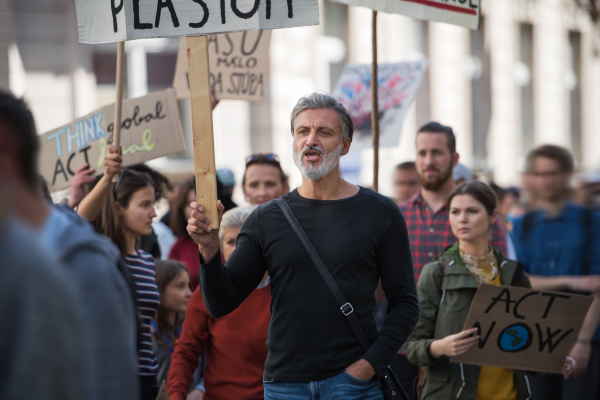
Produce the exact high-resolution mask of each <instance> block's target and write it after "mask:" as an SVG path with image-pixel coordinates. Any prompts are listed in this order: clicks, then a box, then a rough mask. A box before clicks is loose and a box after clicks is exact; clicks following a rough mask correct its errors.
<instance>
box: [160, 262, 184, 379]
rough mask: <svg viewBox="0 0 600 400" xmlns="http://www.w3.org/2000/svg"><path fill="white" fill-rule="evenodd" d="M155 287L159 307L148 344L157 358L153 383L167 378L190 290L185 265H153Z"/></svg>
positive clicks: (170, 263)
mask: <svg viewBox="0 0 600 400" xmlns="http://www.w3.org/2000/svg"><path fill="white" fill-rule="evenodd" d="M156 284H157V286H158V292H159V293H160V306H159V307H158V311H157V312H156V316H155V318H154V321H152V328H153V335H152V344H153V348H154V354H155V355H156V358H157V359H158V374H157V376H156V379H157V383H158V385H159V386H160V385H161V383H162V382H163V381H164V380H166V379H167V371H169V367H170V366H171V354H172V353H173V349H174V347H175V341H176V340H177V339H179V336H180V335H181V325H182V324H183V318H184V316H185V311H186V309H187V306H188V303H189V301H190V298H191V297H192V291H191V290H190V277H189V275H188V271H187V268H186V267H185V265H183V264H182V263H180V262H178V261H157V262H156Z"/></svg>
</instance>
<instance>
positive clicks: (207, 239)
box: [187, 200, 225, 263]
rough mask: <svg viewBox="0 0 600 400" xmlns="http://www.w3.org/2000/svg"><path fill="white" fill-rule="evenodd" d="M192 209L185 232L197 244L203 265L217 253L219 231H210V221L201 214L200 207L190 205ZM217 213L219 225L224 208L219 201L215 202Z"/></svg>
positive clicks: (193, 204) (202, 209)
mask: <svg viewBox="0 0 600 400" xmlns="http://www.w3.org/2000/svg"><path fill="white" fill-rule="evenodd" d="M190 206H191V207H192V216H191V218H190V219H189V220H188V226H187V231H188V233H189V234H190V236H191V238H192V239H193V240H194V242H196V243H197V244H198V248H199V250H200V255H201V256H202V260H203V262H204V263H206V262H208V261H210V260H212V259H213V258H214V256H215V255H216V254H217V252H218V251H219V245H220V244H219V230H218V229H212V228H211V227H210V222H211V221H210V220H209V219H208V217H207V216H206V215H204V214H202V212H203V211H204V207H202V206H201V205H200V204H198V203H197V202H193V203H192V204H190ZM217 211H218V212H219V225H220V224H221V218H222V217H223V212H224V211H225V207H223V204H222V203H221V201H220V200H219V201H217Z"/></svg>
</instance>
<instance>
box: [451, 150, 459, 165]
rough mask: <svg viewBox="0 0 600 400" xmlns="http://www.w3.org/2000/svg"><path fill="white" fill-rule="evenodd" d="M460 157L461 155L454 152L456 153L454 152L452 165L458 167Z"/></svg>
mask: <svg viewBox="0 0 600 400" xmlns="http://www.w3.org/2000/svg"><path fill="white" fill-rule="evenodd" d="M459 159H460V155H459V154H458V153H456V152H454V154H452V167H456V164H458V160H459Z"/></svg>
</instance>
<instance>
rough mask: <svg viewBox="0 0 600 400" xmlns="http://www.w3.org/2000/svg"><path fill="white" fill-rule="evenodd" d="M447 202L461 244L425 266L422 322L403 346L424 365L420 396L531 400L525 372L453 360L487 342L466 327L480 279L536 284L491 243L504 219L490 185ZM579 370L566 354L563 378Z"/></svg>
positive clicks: (468, 186)
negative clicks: (493, 229)
mask: <svg viewBox="0 0 600 400" xmlns="http://www.w3.org/2000/svg"><path fill="white" fill-rule="evenodd" d="M448 207H449V209H450V215H449V222H450V226H451V227H452V232H453V233H454V235H455V236H456V237H457V238H458V241H457V242H456V243H455V244H454V245H453V246H451V247H449V248H447V249H446V250H444V252H442V254H441V255H440V256H439V259H438V261H435V262H431V263H429V264H427V265H426V266H425V267H424V268H423V273H422V275H421V279H419V283H418V284H417V289H418V291H419V302H420V305H421V308H420V316H419V322H418V324H417V327H416V328H415V330H414V331H413V333H412V334H411V336H410V338H409V339H408V340H407V342H406V344H405V346H404V348H405V349H406V354H407V356H408V359H409V361H410V362H412V363H413V364H415V365H420V366H423V367H424V377H423V382H422V384H421V387H420V388H419V389H420V399H421V400H435V399H439V400H445V399H450V398H460V399H465V400H517V399H519V400H525V399H530V398H531V391H530V390H529V387H528V384H527V381H526V378H525V374H524V372H523V371H517V370H513V369H507V368H497V367H489V366H483V367H480V366H476V365H463V364H456V363H452V362H450V360H449V358H450V357H453V356H459V355H462V354H464V353H466V352H467V351H468V350H469V349H470V348H471V347H472V346H473V345H474V344H476V343H477V342H478V341H479V340H480V339H481V336H479V335H477V332H478V330H477V328H472V329H467V330H464V331H463V327H464V325H465V321H466V320H467V315H468V314H469V310H470V307H469V305H470V303H472V302H473V298H474V297H475V293H476V292H477V288H478V287H479V285H480V284H482V283H486V284H491V285H506V286H516V287H525V288H530V287H531V285H530V283H529V279H528V277H527V274H526V273H524V272H523V269H522V268H520V267H519V265H518V262H517V261H513V260H509V259H508V258H506V256H504V255H503V254H501V253H500V252H498V251H497V250H496V249H494V248H493V247H492V246H490V245H489V243H488V231H489V229H490V227H491V226H492V225H493V224H494V222H495V221H496V219H497V218H498V208H497V203H496V195H495V194H494V192H493V191H492V189H490V187H489V186H487V185H486V184H485V183H483V182H477V181H471V182H467V183H463V184H462V185H460V186H458V187H457V188H456V189H454V191H453V192H452V194H450V197H449V198H448ZM443 288H448V289H443ZM572 371H573V360H569V359H568V358H567V360H566V361H565V364H564V366H563V373H564V377H565V378H567V377H568V376H569V375H570V373H571V372H572ZM440 377H446V379H444V380H440V379H439V378H440Z"/></svg>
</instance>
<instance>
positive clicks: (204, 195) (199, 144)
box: [187, 36, 219, 229]
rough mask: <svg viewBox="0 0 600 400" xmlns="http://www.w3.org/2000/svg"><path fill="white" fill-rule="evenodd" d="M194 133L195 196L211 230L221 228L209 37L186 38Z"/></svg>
mask: <svg viewBox="0 0 600 400" xmlns="http://www.w3.org/2000/svg"><path fill="white" fill-rule="evenodd" d="M187 52H188V67H189V80H190V99H191V103H192V130H193V138H194V174H195V176H196V196H197V200H198V202H199V203H200V204H202V207H204V210H205V211H204V214H205V215H206V216H207V217H208V219H209V220H210V227H211V228H213V229H218V228H219V215H218V211H217V169H216V166H215V150H214V148H215V144H214V136H213V120H212V101H211V91H210V70H209V64H208V40H207V37H206V36H193V37H188V38H187Z"/></svg>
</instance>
